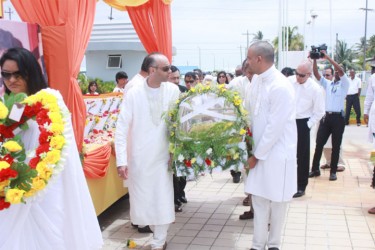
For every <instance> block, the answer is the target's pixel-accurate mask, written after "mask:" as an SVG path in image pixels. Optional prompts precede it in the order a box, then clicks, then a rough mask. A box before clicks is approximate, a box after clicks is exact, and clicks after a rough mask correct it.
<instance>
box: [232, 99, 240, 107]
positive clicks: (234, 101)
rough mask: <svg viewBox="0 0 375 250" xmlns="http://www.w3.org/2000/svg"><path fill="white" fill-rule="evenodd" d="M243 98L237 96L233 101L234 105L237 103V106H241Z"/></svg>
mask: <svg viewBox="0 0 375 250" xmlns="http://www.w3.org/2000/svg"><path fill="white" fill-rule="evenodd" d="M241 102H242V101H241V99H239V98H235V99H234V100H233V103H234V105H236V106H239V105H240V104H241Z"/></svg>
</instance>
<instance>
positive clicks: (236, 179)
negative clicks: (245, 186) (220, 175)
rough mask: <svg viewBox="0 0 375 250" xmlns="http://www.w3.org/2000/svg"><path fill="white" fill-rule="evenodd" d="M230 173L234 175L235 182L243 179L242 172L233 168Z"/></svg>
mask: <svg viewBox="0 0 375 250" xmlns="http://www.w3.org/2000/svg"><path fill="white" fill-rule="evenodd" d="M230 174H231V175H232V177H233V183H239V182H240V179H241V172H236V171H234V170H233V169H232V170H231V171H230Z"/></svg>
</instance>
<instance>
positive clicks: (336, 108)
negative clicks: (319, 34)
mask: <svg viewBox="0 0 375 250" xmlns="http://www.w3.org/2000/svg"><path fill="white" fill-rule="evenodd" d="M311 54H313V56H312V57H311V55H310V58H312V59H313V61H314V63H313V73H314V76H315V78H316V79H317V80H318V81H319V82H320V84H321V85H322V87H323V88H324V90H325V91H326V102H325V111H326V113H325V116H323V118H322V119H321V121H320V124H319V129H318V134H317V137H316V147H315V153H314V158H313V163H312V169H311V172H310V174H309V177H310V178H311V177H317V176H320V170H319V165H320V158H321V157H322V152H323V147H324V145H325V144H326V143H327V140H328V138H329V136H330V135H332V154H331V163H330V167H331V171H330V176H329V180H330V181H335V180H337V176H336V172H337V164H338V160H339V154H340V147H341V142H342V136H343V134H344V130H345V112H344V101H345V98H346V95H347V93H348V89H349V79H348V77H347V76H346V75H345V73H344V71H343V69H342V68H341V67H340V65H339V64H338V63H337V62H335V61H334V60H333V59H332V58H331V57H329V56H328V55H327V53H326V51H325V50H322V49H321V50H320V51H319V57H321V58H323V59H326V60H328V61H329V62H330V63H331V64H332V65H333V67H334V72H335V79H334V81H332V82H331V81H329V80H327V79H326V78H325V76H326V74H325V76H323V77H322V76H321V75H320V74H319V71H318V66H317V63H316V60H317V59H318V58H316V53H315V54H314V53H311ZM326 72H327V70H326Z"/></svg>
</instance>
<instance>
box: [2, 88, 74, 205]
mask: <svg viewBox="0 0 375 250" xmlns="http://www.w3.org/2000/svg"><path fill="white" fill-rule="evenodd" d="M56 93H58V92H57V91H54V90H51V89H44V90H41V91H39V92H38V93H36V94H35V95H31V96H28V97H27V96H26V95H25V94H23V93H19V94H13V93H11V94H10V95H5V96H4V103H2V102H0V210H2V209H6V208H9V207H10V205H13V204H18V203H21V202H23V203H26V202H25V199H26V198H31V197H33V196H35V195H36V194H37V193H38V192H39V191H41V190H43V189H45V188H46V186H47V184H48V181H49V180H50V179H51V178H53V177H55V176H57V175H58V174H59V173H60V172H61V171H62V170H63V164H62V162H63V157H62V153H61V152H62V150H63V149H64V148H65V146H66V142H65V137H66V135H65V134H64V133H65V132H66V131H65V122H66V119H67V115H66V114H64V113H63V112H62V110H61V109H60V106H61V104H59V103H58V98H57V97H56V96H55V95H56ZM17 103H19V104H23V105H24V111H23V114H22V116H21V118H20V120H19V121H13V120H12V119H10V118H9V110H12V107H13V106H14V105H18V104H17ZM59 105H60V106H59ZM30 119H33V120H35V121H36V123H37V124H38V128H39V132H40V135H39V140H38V142H39V145H38V146H37V147H36V149H35V150H33V151H32V152H27V157H26V151H25V148H24V145H23V143H22V141H21V136H20V135H17V134H18V133H19V132H21V131H22V130H27V129H28V127H29V125H28V122H29V121H30ZM26 158H28V159H30V161H28V162H27V159H26Z"/></svg>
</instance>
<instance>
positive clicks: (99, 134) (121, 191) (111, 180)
mask: <svg viewBox="0 0 375 250" xmlns="http://www.w3.org/2000/svg"><path fill="white" fill-rule="evenodd" d="M122 100H123V95H122V94H118V93H111V94H104V95H99V96H84V102H85V105H86V115H87V116H86V125H85V130H84V144H83V150H82V152H83V162H84V163H83V170H84V173H85V176H86V180H87V183H88V186H89V189H90V193H91V197H92V200H93V203H94V206H95V210H96V213H97V215H99V214H100V213H102V212H103V211H104V210H105V209H107V208H108V207H109V206H110V205H112V204H113V203H114V202H116V201H117V200H118V199H119V198H121V197H122V196H123V195H125V194H126V193H127V189H126V188H124V187H123V182H122V180H121V179H120V178H119V177H118V175H117V169H116V157H115V150H114V144H113V140H114V135H115V131H116V122H117V116H118V114H119V111H120V107H121V103H122Z"/></svg>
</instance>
